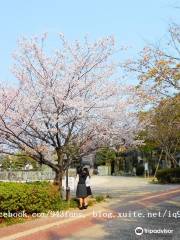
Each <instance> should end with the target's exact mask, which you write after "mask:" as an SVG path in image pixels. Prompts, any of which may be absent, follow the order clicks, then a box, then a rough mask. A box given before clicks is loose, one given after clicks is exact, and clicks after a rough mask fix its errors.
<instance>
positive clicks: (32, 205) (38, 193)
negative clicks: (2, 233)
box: [0, 182, 76, 214]
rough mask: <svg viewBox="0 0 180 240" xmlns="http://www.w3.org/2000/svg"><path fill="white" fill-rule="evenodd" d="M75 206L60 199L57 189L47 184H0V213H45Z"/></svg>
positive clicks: (72, 202)
mask: <svg viewBox="0 0 180 240" xmlns="http://www.w3.org/2000/svg"><path fill="white" fill-rule="evenodd" d="M75 205H76V203H75V202H74V201H71V202H70V204H69V203H68V202H66V201H64V200H62V199H60V196H59V191H58V189H57V187H56V186H54V185H53V184H51V183H48V182H37V183H13V182H10V183H0V212H12V213H14V212H22V211H25V212H26V213H27V214H32V213H37V212H44V213H46V212H48V211H49V210H52V211H60V210H63V209H68V208H69V207H74V206H75Z"/></svg>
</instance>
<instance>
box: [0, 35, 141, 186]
mask: <svg viewBox="0 0 180 240" xmlns="http://www.w3.org/2000/svg"><path fill="white" fill-rule="evenodd" d="M46 38H47V36H46V35H43V36H42V37H35V38H31V39H26V38H23V39H22V40H20V41H19V48H18V51H17V52H16V53H15V54H14V58H15V65H14V67H13V73H14V75H15V77H16V78H17V80H18V83H19V85H18V87H8V86H5V85H3V84H1V88H0V152H1V153H4V154H16V155H17V152H18V153H19V151H21V153H22V154H23V153H24V154H25V155H27V156H29V157H31V158H33V159H34V160H36V161H37V162H38V163H40V164H45V165H48V166H49V167H50V168H52V169H53V170H54V171H55V173H56V177H55V183H56V184H58V185H59V186H60V187H61V185H62V177H63V174H64V171H65V170H66V169H67V168H68V166H69V165H70V164H72V162H73V161H76V160H77V159H79V158H80V157H82V156H83V155H86V154H88V153H90V152H92V151H94V150H96V149H97V148H99V147H101V146H108V145H112V144H116V143H121V141H122V143H123V144H125V145H137V144H140V143H141V141H138V140H137V139H138V138H137V134H138V132H139V130H140V129H142V128H143V124H142V123H139V121H138V116H137V113H136V112H135V109H136V106H138V102H137V103H136V100H135V98H133V95H131V93H132V94H134V92H133V91H134V90H133V91H132V89H133V88H132V87H131V86H123V85H122V84H121V83H120V81H119V80H117V79H116V80H113V79H115V78H113V76H114V74H116V68H117V65H116V64H115V63H113V61H112V55H113V53H114V51H115V47H114V40H113V38H112V37H107V38H103V39H101V40H98V41H96V42H94V43H91V42H89V41H88V40H87V39H86V38H85V40H84V42H83V43H81V42H78V41H75V42H73V43H70V42H68V41H67V40H66V39H65V38H64V36H62V35H60V48H59V49H58V50H55V51H54V52H53V53H51V54H50V53H49V51H48V53H47V51H45V47H44V46H45V43H46ZM134 96H135V95H134ZM132 98H133V99H132Z"/></svg>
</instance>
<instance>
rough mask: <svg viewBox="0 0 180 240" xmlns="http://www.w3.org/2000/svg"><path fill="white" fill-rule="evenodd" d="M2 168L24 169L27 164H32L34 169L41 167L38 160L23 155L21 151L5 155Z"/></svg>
mask: <svg viewBox="0 0 180 240" xmlns="http://www.w3.org/2000/svg"><path fill="white" fill-rule="evenodd" d="M1 163H2V168H3V169H5V170H7V169H12V170H22V169H23V168H24V167H25V165H26V164H31V165H32V167H33V169H34V170H37V169H38V168H39V166H38V164H37V162H36V161H35V160H34V159H32V158H30V157H28V156H22V155H21V154H20V153H18V154H16V155H14V156H8V155H7V156H5V157H4V158H3V159H2V160H1Z"/></svg>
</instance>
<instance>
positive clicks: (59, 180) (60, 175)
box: [54, 170, 64, 198]
mask: <svg viewBox="0 0 180 240" xmlns="http://www.w3.org/2000/svg"><path fill="white" fill-rule="evenodd" d="M63 175H64V172H63V171H62V170H59V171H56V172H55V178H54V185H56V186H58V189H59V192H60V197H61V198H62V179H63Z"/></svg>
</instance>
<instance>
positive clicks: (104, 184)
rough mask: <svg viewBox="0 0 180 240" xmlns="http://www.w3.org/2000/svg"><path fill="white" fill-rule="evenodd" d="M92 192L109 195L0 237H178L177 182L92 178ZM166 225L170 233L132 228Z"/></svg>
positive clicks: (53, 239) (13, 239) (33, 239)
mask: <svg viewBox="0 0 180 240" xmlns="http://www.w3.org/2000/svg"><path fill="white" fill-rule="evenodd" d="M92 189H93V192H94V193H95V194H99V193H103V194H108V195H110V196H111V197H112V198H110V199H108V200H107V201H106V202H103V203H100V204H97V205H95V206H94V207H89V208H88V209H87V210H83V211H80V210H72V211H68V212H63V213H64V214H65V213H66V217H62V216H61V217H60V216H59V217H57V216H56V217H44V218H41V219H37V220H34V221H31V222H26V223H24V224H17V225H13V226H9V227H6V228H2V229H0V239H1V240H36V239H38V240H41V239H42V240H59V239H65V240H68V239H69V240H70V239H72V240H73V239H74V240H76V239H82V240H88V239H89V240H91V239H105V240H106V239H107V240H108V239H111V240H112V239H117V240H119V239H120V240H121V239H122V240H126V239H127V240H131V239H133V240H134V239H140V238H141V239H143V240H144V239H149V240H153V239H163V240H164V239H173V240H178V239H180V230H179V219H180V186H179V185H159V184H149V183H148V182H147V181H146V180H145V179H143V178H135V177H99V176H95V177H93V178H92ZM136 227H141V228H142V229H143V231H145V230H148V229H150V230H151V229H156V228H158V229H159V228H162V229H165V228H167V229H169V230H173V232H172V233H168V234H165V233H161V234H157V233H156V234H155V233H151V234H150V233H145V232H143V234H142V236H137V235H136V234H135V228H136Z"/></svg>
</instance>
